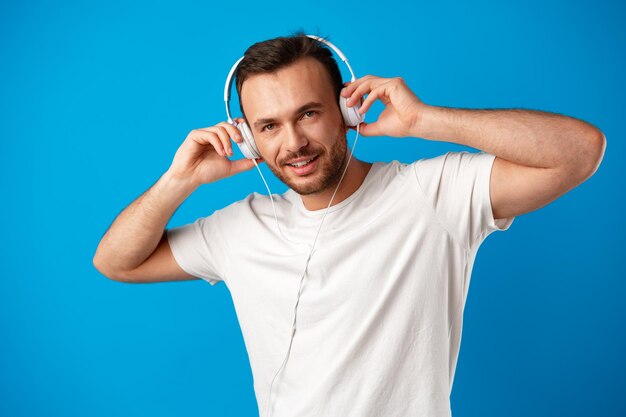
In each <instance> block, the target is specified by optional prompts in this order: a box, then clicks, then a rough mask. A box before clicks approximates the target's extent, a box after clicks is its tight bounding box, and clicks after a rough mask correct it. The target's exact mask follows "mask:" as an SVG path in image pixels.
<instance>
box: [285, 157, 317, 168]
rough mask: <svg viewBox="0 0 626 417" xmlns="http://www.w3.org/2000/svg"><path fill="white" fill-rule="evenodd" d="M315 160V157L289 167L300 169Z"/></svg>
mask: <svg viewBox="0 0 626 417" xmlns="http://www.w3.org/2000/svg"><path fill="white" fill-rule="evenodd" d="M314 158H315V157H313V158H311V159H309V160H308V161H301V162H296V163H295V164H289V165H291V166H292V167H298V168H299V167H302V166H305V165H306V164H308V163H309V162H311V161H312V160H313V159H314Z"/></svg>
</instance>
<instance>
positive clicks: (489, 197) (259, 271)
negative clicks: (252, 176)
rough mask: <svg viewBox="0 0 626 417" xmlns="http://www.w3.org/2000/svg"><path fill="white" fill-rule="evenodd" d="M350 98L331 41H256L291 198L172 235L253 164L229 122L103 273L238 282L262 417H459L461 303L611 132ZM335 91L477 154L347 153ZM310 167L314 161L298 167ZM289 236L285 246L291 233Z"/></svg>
mask: <svg viewBox="0 0 626 417" xmlns="http://www.w3.org/2000/svg"><path fill="white" fill-rule="evenodd" d="M346 85H347V86H346V87H345V89H343V90H342V87H343V85H342V83H341V76H340V74H339V70H338V67H337V65H336V63H335V61H334V59H332V55H331V53H330V51H329V50H328V49H326V48H325V47H323V46H322V45H321V44H320V43H319V42H318V41H315V40H312V39H310V38H307V37H305V36H303V35H302V34H296V35H295V36H292V37H286V38H282V37H281V38H277V39H272V40H269V41H265V42H260V43H257V44H255V45H253V46H252V47H250V48H249V49H248V50H247V51H246V58H244V60H243V61H242V62H241V64H240V66H239V68H238V70H237V90H238V92H239V94H240V102H241V107H242V108H241V110H242V112H243V114H244V116H245V120H246V121H247V122H248V125H249V126H250V128H251V130H252V133H253V135H254V139H255V142H256V144H257V147H258V148H259V151H260V153H261V155H262V156H263V158H262V159H259V161H264V162H265V163H266V164H267V165H268V167H269V168H270V169H271V170H272V172H273V173H274V174H275V175H276V176H277V177H278V178H279V179H280V180H281V181H282V182H284V183H285V184H287V185H288V186H289V190H288V191H287V192H285V193H284V194H281V195H274V200H275V203H276V211H277V215H278V222H279V224H280V229H281V231H282V233H280V232H279V230H278V229H277V227H276V226H277V225H276V220H275V218H274V211H273V208H272V204H271V201H270V198H269V196H266V195H262V194H259V193H252V194H250V195H248V196H247V197H246V198H245V199H243V200H240V201H237V202H234V203H232V204H231V205H229V206H227V207H225V208H223V209H220V210H217V211H215V212H214V213H213V214H211V215H209V216H207V217H203V218H199V219H197V220H196V221H195V222H193V223H189V224H186V225H184V226H181V227H176V228H173V229H169V230H165V226H166V224H167V222H168V220H169V219H170V217H171V215H172V214H173V213H174V211H175V210H176V208H177V207H178V206H179V205H180V204H181V203H182V202H183V201H184V200H185V199H186V198H187V197H188V196H189V195H190V194H191V193H192V192H193V191H194V190H195V189H197V188H198V187H199V186H200V185H201V184H206V183H211V182H214V181H218V180H220V179H222V178H225V177H228V176H230V175H235V174H237V173H239V172H242V171H245V170H248V169H251V168H253V167H254V165H253V163H252V161H251V160H247V159H240V160H230V159H228V156H230V155H232V150H231V149H232V145H231V142H230V138H234V140H235V141H237V142H240V141H241V138H240V137H239V134H238V131H237V129H236V128H235V127H234V126H232V125H231V124H228V123H226V122H221V123H219V124H217V125H215V126H212V127H207V128H204V129H197V130H193V131H191V132H190V134H189V135H188V137H187V138H186V139H185V141H184V142H183V144H182V145H181V147H180V148H179V149H178V151H177V152H176V155H175V157H174V161H173V163H172V165H171V167H170V169H169V170H168V171H167V172H166V173H165V174H163V176H162V177H161V178H160V179H159V180H158V181H157V183H155V184H154V185H153V186H152V187H151V188H150V189H149V190H148V191H147V192H146V193H144V194H143V195H142V196H141V197H139V198H138V199H137V200H136V201H135V202H134V203H133V204H131V205H130V206H129V207H128V208H127V209H125V210H124V211H123V212H122V213H121V214H120V215H119V216H118V218H117V219H116V220H115V222H114V223H113V224H112V225H111V227H110V229H109V230H108V231H107V233H106V234H105V236H104V237H103V239H102V241H101V242H100V245H99V246H98V250H97V252H96V255H95V257H94V265H95V266H96V267H97V268H98V269H99V270H100V271H101V272H102V273H103V274H104V275H106V276H108V277H109V278H111V279H114V280H118V281H123V282H133V283H137V282H163V281H174V280H186V279H194V278H202V279H205V280H207V281H208V282H209V283H211V284H212V285H215V284H216V283H217V282H219V281H224V282H225V283H226V284H227V285H228V288H229V290H230V293H231V295H232V297H233V302H234V305H235V308H236V312H237V315H238V319H239V323H240V324H241V328H242V332H243V336H244V340H245V343H246V348H247V351H248V354H249V358H250V362H251V367H252V371H253V375H254V388H255V393H256V396H257V401H258V405H259V411H260V413H261V415H264V414H265V411H266V410H267V409H268V405H270V406H271V407H270V408H271V413H272V416H274V417H283V416H333V417H334V416H342V417H346V416H359V417H364V416H385V417H393V416H398V417H400V416H403V417H404V416H409V415H412V416H429V417H432V416H436V417H439V416H450V415H451V411H450V401H449V396H450V392H451V389H452V382H453V379H454V371H455V368H456V360H457V357H458V352H459V346H460V340H461V331H462V320H463V308H464V305H465V296H466V295H467V290H468V285H469V280H470V276H471V271H472V267H473V262H474V259H475V256H476V253H477V250H478V248H479V246H480V244H481V243H482V242H483V241H484V239H485V238H486V237H487V236H488V235H489V234H490V233H492V232H493V231H496V230H507V229H508V228H509V226H510V225H511V223H512V222H513V220H514V218H515V216H519V215H521V214H524V213H528V212H530V211H533V210H536V209H538V208H540V207H543V206H545V205H546V204H548V203H550V202H551V201H553V200H555V199H556V198H558V197H559V196H561V195H563V194H564V193H566V192H567V191H569V190H571V189H573V188H574V187H576V186H577V185H579V184H580V183H582V182H583V181H585V180H586V179H587V178H589V177H590V176H591V175H592V174H593V173H594V172H595V171H596V169H597V167H598V165H599V163H600V161H601V159H602V156H603V154H604V149H605V146H606V145H605V143H606V141H605V138H604V135H603V134H602V132H601V131H600V130H598V129H597V128H596V127H594V126H593V125H591V124H588V123H586V122H583V121H581V120H578V119H574V118H570V117H565V116H561V115H555V114H549V113H544V112H538V111H527V110H465V109H452V108H444V107H436V106H431V105H427V104H425V103H423V102H422V101H421V100H419V99H418V98H417V97H416V96H415V94H414V93H413V92H412V91H411V90H410V89H409V88H408V86H407V85H406V83H405V82H404V81H403V80H402V79H401V78H391V79H389V78H381V77H376V76H370V75H368V76H365V77H362V78H359V79H357V80H356V81H355V82H353V83H346ZM339 94H342V95H344V97H351V100H350V103H349V104H353V103H357V102H359V100H360V99H362V98H363V97H364V95H367V98H366V99H365V100H364V102H363V104H362V111H367V109H368V108H369V107H370V106H371V104H372V102H373V101H374V100H380V101H381V102H383V103H384V104H385V110H384V111H383V112H382V114H381V115H380V117H379V118H378V120H376V121H375V122H374V123H370V124H367V123H363V124H362V125H361V127H360V133H361V134H362V135H364V136H395V137H419V138H423V139H426V140H439V141H447V142H454V143H459V144H462V145H467V146H470V147H472V148H476V149H479V150H481V151H482V152H479V153H469V152H448V153H446V154H445V155H441V156H439V157H436V158H430V159H419V160H416V161H415V162H413V163H410V164H406V163H400V162H398V161H392V162H390V163H385V162H373V163H370V162H364V161H360V160H358V159H356V158H354V157H353V158H352V159H351V161H350V163H349V166H348V168H347V171H346V174H345V177H344V178H343V181H342V182H341V185H340V187H339V189H338V190H337V193H336V195H335V197H334V199H333V202H332V205H331V206H330V211H329V212H328V215H327V216H326V218H325V220H324V224H323V228H322V229H321V232H320V234H319V235H318V238H317V241H316V245H315V251H314V252H313V255H312V257H311V259H310V263H309V264H308V268H307V270H306V279H305V281H304V285H303V287H302V292H301V297H300V299H299V305H298V310H297V331H296V333H295V335H294V338H293V344H292V345H291V347H290V351H289V355H288V359H287V361H286V363H285V366H284V368H283V369H282V371H281V372H280V373H279V374H278V377H277V378H276V382H275V383H274V385H273V388H272V397H271V404H270V403H269V402H268V401H270V399H269V398H268V397H269V389H270V384H271V382H272V381H273V377H274V376H275V375H276V373H277V371H278V370H279V368H280V367H281V364H282V363H283V360H284V359H285V354H286V352H287V348H288V346H290V341H291V336H292V333H291V326H292V323H293V318H294V303H295V301H296V298H297V294H298V289H299V288H300V277H301V276H302V273H303V270H304V266H305V264H306V261H307V257H308V255H309V252H310V247H311V246H310V245H311V244H312V242H313V240H314V238H315V234H316V232H317V230H318V227H319V225H320V221H321V220H322V217H323V215H324V213H325V211H326V207H327V206H328V204H329V201H330V198H331V196H332V194H333V192H334V190H335V187H336V186H337V184H338V181H339V178H340V176H341V174H342V172H343V169H344V168H345V166H346V163H347V161H348V149H347V142H346V133H347V131H348V128H347V127H346V126H345V124H344V122H343V119H342V116H341V112H340V109H339V105H338V101H339ZM303 161H310V162H308V164H307V166H306V167H304V168H296V167H294V166H292V165H293V164H295V163H297V162H303ZM283 235H284V237H285V238H287V239H286V240H285V239H284V238H283Z"/></svg>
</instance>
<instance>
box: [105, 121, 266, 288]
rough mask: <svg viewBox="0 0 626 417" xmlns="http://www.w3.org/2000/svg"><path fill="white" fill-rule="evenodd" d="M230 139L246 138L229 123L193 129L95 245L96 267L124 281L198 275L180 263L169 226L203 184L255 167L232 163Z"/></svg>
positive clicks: (244, 161)
mask: <svg viewBox="0 0 626 417" xmlns="http://www.w3.org/2000/svg"><path fill="white" fill-rule="evenodd" d="M230 138H234V140H235V141H236V142H237V143H241V141H242V140H243V139H242V138H241V136H240V135H239V132H238V130H237V128H236V127H235V126H233V125H231V124H229V123H227V122H221V123H218V124H217V125H215V126H211V127H208V128H202V129H194V130H192V131H191V132H190V133H189V134H188V135H187V138H186V139H185V141H184V142H183V144H182V145H181V146H180V147H179V148H178V150H177V151H176V155H175V156H174V161H173V162H172V165H171V167H170V168H169V169H168V170H167V171H166V173H165V174H163V175H162V176H161V178H159V180H158V181H157V182H156V183H155V184H154V185H153V186H152V187H150V189H148V191H146V192H145V193H143V194H142V195H141V196H140V197H139V198H137V199H136V200H135V201H134V202H133V203H132V204H131V205H130V206H128V207H127V208H126V209H124V211H122V213H120V214H119V216H118V217H117V218H116V219H115V221H114V222H113V224H112V225H111V227H109V230H108V231H107V232H106V233H105V234H104V236H103V237H102V240H101V241H100V244H99V245H98V248H97V249H96V254H95V256H94V258H93V264H94V266H95V267H96V268H97V269H98V270H99V271H100V272H102V274H104V275H105V276H107V277H109V278H111V279H113V280H115V281H122V282H133V283H139V282H141V283H147V282H163V281H177V280H188V279H195V278H196V277H193V276H192V275H190V274H188V273H187V272H185V271H184V270H183V269H182V268H181V267H180V266H179V265H178V263H177V262H176V259H175V258H174V254H173V253H172V250H171V248H170V246H169V243H168V240H167V230H165V225H166V224H167V222H168V221H169V219H170V218H171V217H172V214H174V212H175V211H176V209H177V208H178V206H180V205H181V204H182V202H183V201H185V199H187V197H189V195H191V194H192V193H193V191H194V190H195V189H196V188H198V187H199V186H200V185H202V184H208V183H211V182H215V181H219V180H220V179H222V178H226V177H229V176H232V175H235V174H238V173H240V172H243V171H247V170H249V169H252V168H253V167H254V163H253V162H252V160H250V159H246V158H243V159H237V160H232V161H231V160H229V159H228V158H227V157H226V156H227V155H232V146H231V143H230ZM262 160H263V159H262V158H259V159H257V161H259V162H260V161H262Z"/></svg>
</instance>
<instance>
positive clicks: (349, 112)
mask: <svg viewBox="0 0 626 417" xmlns="http://www.w3.org/2000/svg"><path fill="white" fill-rule="evenodd" d="M306 36H308V37H309V38H313V39H316V40H318V41H320V42H322V43H324V44H326V45H328V46H330V47H331V48H332V49H333V50H334V51H335V52H336V53H337V55H339V57H340V58H341V60H342V61H343V62H345V63H346V65H347V66H348V69H349V70H350V75H351V79H350V81H351V82H354V81H355V80H356V77H355V76H354V71H352V67H351V66H350V64H349V63H348V59H347V58H346V56H345V55H344V54H343V53H342V52H341V51H340V50H339V48H337V47H336V46H335V45H333V44H332V43H330V42H328V41H327V40H325V39H322V38H320V37H319V36H314V35H306ZM243 58H245V55H244V56H243V57H241V58H239V60H237V62H235V65H233V66H232V68H231V69H230V72H229V73H228V77H227V79H226V85H225V86H224V102H225V103H226V115H227V116H228V123H230V124H232V125H234V126H235V127H237V129H238V130H239V132H240V133H241V137H242V138H243V141H242V143H239V142H235V143H236V144H237V146H238V147H239V149H240V150H241V153H243V155H244V156H245V157H246V158H248V159H252V162H254V165H255V166H256V169H257V170H258V171H259V174H261V178H262V179H263V182H264V183H265V187H266V188H267V192H268V193H269V197H270V199H271V201H272V208H273V209H274V219H276V227H278V231H279V233H280V234H281V236H282V237H283V239H285V240H288V241H290V242H292V243H296V244H299V243H301V242H293V241H292V240H290V239H288V238H287V237H286V236H285V235H284V234H283V232H282V231H281V230H280V225H279V224H278V216H277V215H276V206H275V205H274V198H273V197H272V192H271V191H270V188H269V186H268V185H267V182H266V181H265V178H264V177H263V173H262V172H261V170H260V169H259V165H258V164H257V162H256V158H262V156H261V153H260V152H259V149H258V148H257V146H256V142H255V141H254V137H253V135H252V131H251V130H250V127H249V126H248V124H247V123H246V122H245V121H244V122H242V123H236V122H235V121H234V120H233V118H232V117H231V115H230V108H229V103H230V89H231V84H232V79H233V74H234V72H235V70H236V69H237V66H238V65H239V62H241V60H242V59H243ZM346 102H347V98H346V97H343V96H341V95H340V96H339V108H340V109H341V114H342V116H343V120H344V122H345V124H346V125H347V126H351V127H356V138H355V139H354V145H352V149H351V151H350V157H349V158H348V162H347V163H346V167H345V168H344V170H343V173H342V174H341V178H340V179H339V183H338V184H337V187H336V188H335V192H334V193H333V195H332V197H331V198H330V201H329V202H328V207H327V208H326V212H325V213H324V216H323V217H322V221H321V222H320V227H319V228H318V229H317V234H316V235H315V239H314V240H313V244H312V245H311V251H310V252H309V256H308V257H307V260H306V265H305V266H304V271H302V276H301V277H300V287H299V288H298V298H297V300H296V304H295V306H294V317H293V325H292V328H291V339H290V341H289V348H288V349H287V354H286V355H285V359H284V360H283V363H282V364H281V365H280V368H278V371H276V374H275V375H274V378H272V382H271V384H270V392H269V395H268V397H269V398H268V401H267V413H266V415H269V411H270V405H271V399H272V386H273V385H274V379H276V376H278V373H279V372H280V370H281V369H282V368H283V366H284V365H285V362H286V361H287V358H288V356H289V352H290V351H291V344H292V342H293V336H294V335H295V334H296V317H297V314H298V302H299V301H300V293H301V290H302V283H303V282H304V276H305V274H306V269H307V267H308V266H309V260H310V259H311V255H313V250H314V249H315V242H317V237H318V236H319V233H320V230H322V225H323V224H324V219H325V218H326V215H327V214H328V210H329V209H330V205H331V204H332V202H333V199H334V198H335V194H336V193H337V190H338V189H339V186H340V185H341V182H342V181H343V176H344V175H345V173H346V171H347V170H348V166H349V165H350V160H351V159H352V154H353V153H354V148H355V147H356V142H357V140H358V138H359V130H360V123H361V122H363V121H364V120H365V114H361V113H359V109H360V108H361V104H362V100H360V103H358V104H355V105H353V106H352V107H348V106H347V104H346Z"/></svg>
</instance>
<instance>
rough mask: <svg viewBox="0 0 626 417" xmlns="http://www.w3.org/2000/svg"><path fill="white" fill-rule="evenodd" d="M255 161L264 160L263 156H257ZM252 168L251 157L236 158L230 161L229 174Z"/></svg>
mask: <svg viewBox="0 0 626 417" xmlns="http://www.w3.org/2000/svg"><path fill="white" fill-rule="evenodd" d="M256 161H257V164H258V163H261V162H265V160H264V159H263V158H257V159H256ZM252 168H254V162H252V159H248V158H242V159H236V160H234V161H231V165H230V175H234V174H238V173H239V172H242V171H247V170H249V169H252Z"/></svg>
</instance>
